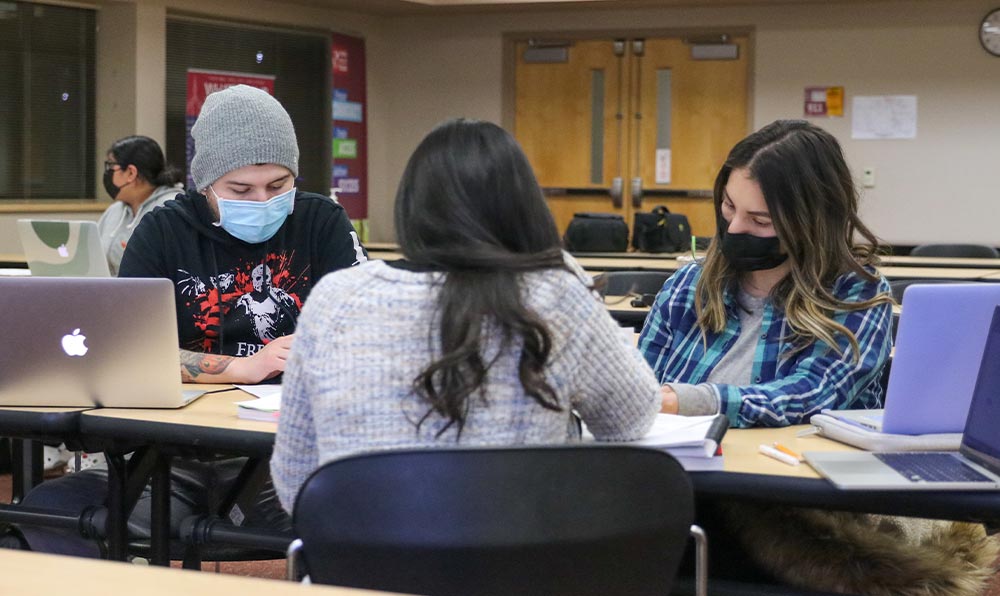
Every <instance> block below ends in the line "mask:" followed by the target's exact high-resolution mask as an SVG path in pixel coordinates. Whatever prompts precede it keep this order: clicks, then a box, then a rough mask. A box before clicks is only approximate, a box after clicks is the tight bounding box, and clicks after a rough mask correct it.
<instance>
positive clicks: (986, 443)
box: [804, 307, 1000, 490]
mask: <svg viewBox="0 0 1000 596" xmlns="http://www.w3.org/2000/svg"><path fill="white" fill-rule="evenodd" d="M978 362H980V363H981V364H980V367H979V374H978V375H977V381H976V385H975V390H974V392H973V397H972V403H971V405H970V407H969V412H968V416H967V420H966V423H965V431H964V432H963V433H962V445H961V447H960V448H959V451H958V452H957V453H956V452H954V451H943V452H914V451H908V452H905V453H865V452H850V453H844V452H814V451H809V452H806V453H805V454H804V456H805V458H806V461H807V462H809V464H810V465H812V467H813V468H815V469H816V471H817V472H819V473H820V474H821V475H823V476H825V477H826V478H829V479H830V481H831V482H833V483H834V484H835V485H837V486H838V487H840V488H844V489H872V490H874V489H889V490H891V489H901V490H918V489H921V490H1000V432H997V420H1000V307H995V308H994V311H993V322H992V324H991V325H990V327H989V337H988V339H987V341H986V347H985V349H984V350H983V354H982V356H981V357H980V358H979V359H978Z"/></svg>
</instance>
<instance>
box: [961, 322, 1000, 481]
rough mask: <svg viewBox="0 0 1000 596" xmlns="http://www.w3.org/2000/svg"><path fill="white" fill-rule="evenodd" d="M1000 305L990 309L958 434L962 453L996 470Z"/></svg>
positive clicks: (999, 436)
mask: <svg viewBox="0 0 1000 596" xmlns="http://www.w3.org/2000/svg"><path fill="white" fill-rule="evenodd" d="M998 420H1000V306H998V307H996V308H995V309H994V311H993V322H992V323H991V324H990V332H989V335H988V336H987V338H986V349H985V350H983V360H982V365H981V366H980V370H979V378H978V380H977V381H976V389H975V393H974V394H973V398H972V405H971V407H970V408H969V419H968V420H967V421H966V423H965V433H964V435H963V436H962V453H963V454H964V455H966V456H967V457H969V458H971V459H973V460H975V461H977V462H979V463H981V464H983V465H985V466H988V467H989V468H991V469H994V470H1000V431H998V429H997V421H998Z"/></svg>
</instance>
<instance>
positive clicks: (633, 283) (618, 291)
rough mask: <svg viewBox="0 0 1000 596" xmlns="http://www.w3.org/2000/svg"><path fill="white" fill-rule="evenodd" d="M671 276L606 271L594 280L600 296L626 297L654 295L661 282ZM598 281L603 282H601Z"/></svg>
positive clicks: (658, 273) (653, 272) (654, 272)
mask: <svg viewBox="0 0 1000 596" xmlns="http://www.w3.org/2000/svg"><path fill="white" fill-rule="evenodd" d="M671 275H673V273H671V272H669V271H606V272H604V273H602V274H600V275H598V276H597V277H595V278H594V283H595V284H601V283H603V284H604V285H603V286H601V285H598V286H597V287H598V289H599V290H600V291H601V294H603V295H605V296H627V295H629V294H644V295H646V294H648V295H654V296H655V295H656V294H657V293H658V292H659V291H660V288H662V287H663V282H665V281H667V279H668V278H669V277H670V276H671ZM600 280H604V281H603V282H602V281H600Z"/></svg>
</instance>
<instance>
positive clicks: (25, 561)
mask: <svg viewBox="0 0 1000 596" xmlns="http://www.w3.org/2000/svg"><path fill="white" fill-rule="evenodd" d="M0 594H65V595H72V596H107V595H108V594H143V595H144V596H185V595H191V596H197V595H202V594H217V595H219V596H223V595H229V594H233V595H235V594H238V595H239V596H311V595H315V596H366V595H370V596H376V595H378V594H388V592H376V591H372V590H358V589H355V588H341V587H337V586H318V585H304V584H300V583H297V582H291V581H281V580H274V579H261V578H256V577H243V576H238V575H228V574H221V573H210V572H207V571H206V572H202V571H183V570H180V569H167V568H163V567H150V566H148V565H132V564H129V563H121V562H115V561H101V560H97V559H85V558H80V557H64V556H60V555H47V554H42V553H33V552H27V551H15V550H5V551H3V556H0Z"/></svg>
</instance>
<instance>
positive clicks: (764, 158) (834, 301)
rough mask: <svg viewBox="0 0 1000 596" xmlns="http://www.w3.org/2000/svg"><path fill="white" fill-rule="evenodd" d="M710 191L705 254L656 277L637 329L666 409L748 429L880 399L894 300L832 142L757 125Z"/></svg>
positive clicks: (808, 128)
mask: <svg viewBox="0 0 1000 596" xmlns="http://www.w3.org/2000/svg"><path fill="white" fill-rule="evenodd" d="M714 198H715V210H716V221H717V222H718V233H717V235H716V236H715V238H714V239H713V240H712V243H711V245H710V246H709V248H708V254H707V256H706V258H705V260H704V262H702V263H692V264H690V265H688V266H686V267H684V268H682V269H681V270H679V271H678V272H677V273H676V274H675V275H674V276H673V277H671V278H670V279H669V280H667V282H666V283H665V284H664V286H663V289H662V290H661V291H660V293H659V295H658V296H657V298H656V303H655V304H654V305H653V309H652V311H651V312H650V315H649V317H648V318H647V319H646V325H645V327H644V328H643V330H642V335H641V337H640V339H639V348H640V350H641V351H642V353H643V355H644V356H645V358H646V360H647V362H649V364H650V366H652V367H653V370H654V372H655V373H656V375H657V378H658V380H659V381H660V383H661V385H662V396H663V411H664V412H669V413H680V414H684V415H697V414H711V413H716V412H721V413H723V414H725V415H726V416H727V417H728V418H729V421H730V423H731V424H732V425H733V426H734V427H748V426H784V425H789V424H799V423H803V422H806V421H807V420H808V418H809V417H810V416H812V415H813V414H815V413H817V412H819V411H820V410H822V409H825V408H831V409H838V408H848V407H853V408H860V407H865V408H870V407H878V406H879V404H880V401H881V396H882V390H881V386H880V384H879V376H880V374H881V372H882V367H883V366H884V365H885V363H886V362H887V361H888V359H889V352H890V348H891V339H890V325H891V317H892V312H891V305H892V298H891V295H890V293H889V285H888V283H887V282H886V280H885V279H884V278H883V277H882V276H881V275H879V274H878V273H877V271H876V270H875V268H874V265H875V263H876V260H877V257H876V255H875V249H876V248H877V246H878V240H877V238H876V237H875V235H874V234H873V233H872V232H871V231H870V230H869V229H868V228H867V227H866V226H865V225H864V224H863V223H862V222H861V220H860V219H859V218H858V194H857V191H856V190H855V187H854V183H853V180H852V178H851V173H850V171H849V169H848V167H847V163H846V162H845V160H844V155H843V152H842V151H841V148H840V145H839V144H838V143H837V140H836V139H835V138H834V137H833V136H832V135H831V134H830V133H828V132H826V131H824V130H822V129H820V128H818V127H816V126H813V125H812V124H809V123H808V122H805V121H794V120H780V121H777V122H774V123H772V124H770V125H768V126H765V127H764V128H763V129H761V130H760V131H758V132H756V133H753V134H751V135H750V136H748V137H746V138H745V139H743V140H742V141H740V142H739V143H737V145H736V146H735V147H734V148H733V149H732V151H730V153H729V157H728V158H727V160H726V162H725V164H724V165H723V166H722V169H721V170H720V171H719V174H718V176H717V177H716V180H715V191H714ZM856 238H857V239H860V240H862V243H857V242H856Z"/></svg>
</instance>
